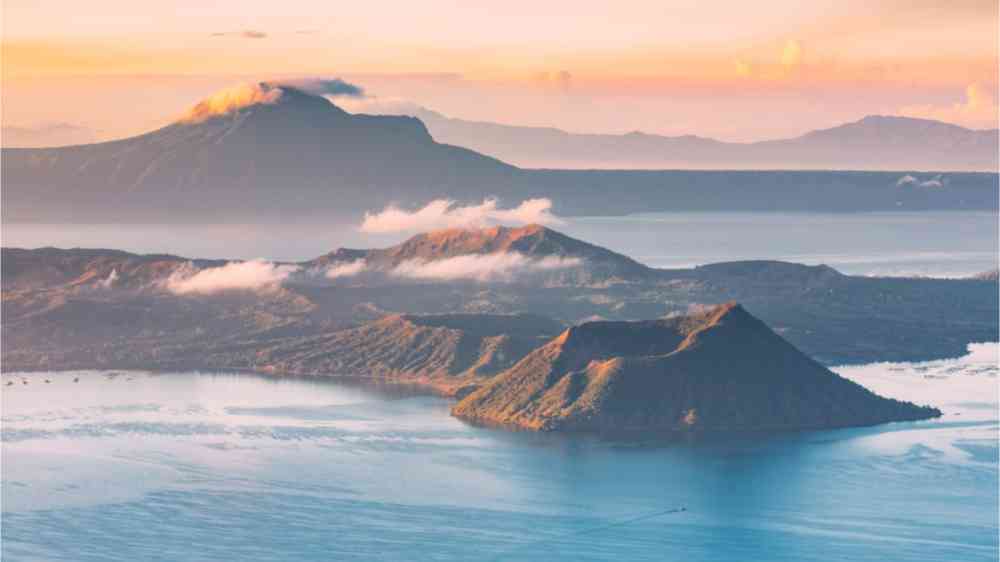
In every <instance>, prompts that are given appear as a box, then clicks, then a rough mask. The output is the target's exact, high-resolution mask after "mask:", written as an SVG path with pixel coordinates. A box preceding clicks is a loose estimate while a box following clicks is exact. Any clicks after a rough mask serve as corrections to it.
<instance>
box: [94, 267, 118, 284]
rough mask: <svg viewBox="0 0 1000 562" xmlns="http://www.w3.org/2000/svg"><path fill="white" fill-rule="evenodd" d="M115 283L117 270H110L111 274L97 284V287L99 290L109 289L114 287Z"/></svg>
mask: <svg viewBox="0 0 1000 562" xmlns="http://www.w3.org/2000/svg"><path fill="white" fill-rule="evenodd" d="M117 282H118V270H117V269H112V270H111V273H109V274H108V276H107V277H105V278H104V279H101V280H100V281H98V282H97V286H98V287H99V288H101V289H110V288H112V287H114V286H115V283H117Z"/></svg>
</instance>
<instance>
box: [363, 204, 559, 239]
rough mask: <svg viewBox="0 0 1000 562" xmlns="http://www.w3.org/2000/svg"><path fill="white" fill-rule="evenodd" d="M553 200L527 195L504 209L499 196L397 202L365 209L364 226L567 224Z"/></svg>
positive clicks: (384, 229)
mask: <svg viewBox="0 0 1000 562" xmlns="http://www.w3.org/2000/svg"><path fill="white" fill-rule="evenodd" d="M551 209H552V200H551V199H547V198H540V199H527V200H525V201H523V202H521V204H520V205H518V206H517V207H515V208H513V209H500V208H498V207H497V200H496V199H485V200H483V202H482V203H480V204H479V205H469V206H465V207H462V206H458V205H457V204H456V202H455V201H452V200H450V199H435V200H434V201H431V202H430V203H428V204H427V205H426V206H425V207H423V208H421V209H417V210H416V211H407V210H404V209H400V208H399V207H396V206H394V205H390V206H388V207H386V208H385V209H384V210H383V211H382V212H380V213H365V218H364V221H363V222H362V223H361V228H360V230H361V231H362V232H368V233H388V232H423V231H427V230H437V229H442V228H479V227H484V226H489V225H493V224H499V223H505V224H522V225H523V224H532V223H534V224H553V225H558V224H563V221H562V219H560V218H559V217H557V216H555V215H553V214H552V211H551Z"/></svg>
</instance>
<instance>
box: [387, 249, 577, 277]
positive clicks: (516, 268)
mask: <svg viewBox="0 0 1000 562" xmlns="http://www.w3.org/2000/svg"><path fill="white" fill-rule="evenodd" d="M581 263H582V262H581V260H580V259H579V258H561V257H557V256H549V257H545V258H541V259H532V258H529V257H527V256H525V255H524V254H521V253H518V252H502V253H495V254H471V255H466V256H455V257H452V258H445V259H442V260H435V261H423V260H408V261H405V262H403V263H401V264H399V265H397V266H396V267H395V268H394V269H393V270H392V272H391V274H392V275H394V276H396V277H404V278H408V279H421V280H436V281H457V280H462V279H469V280H474V281H482V282H487V281H511V280H513V279H514V277H516V276H518V275H524V274H529V273H535V272H542V271H552V270H556V269H565V268H569V267H576V266H578V265H580V264H581Z"/></svg>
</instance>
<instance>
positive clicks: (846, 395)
mask: <svg viewBox="0 0 1000 562" xmlns="http://www.w3.org/2000/svg"><path fill="white" fill-rule="evenodd" d="M452 413H453V414H454V415H456V416H458V417H460V418H463V419H466V420H470V421H473V422H478V423H486V424H495V425H503V426H513V427H516V428H521V429H532V430H541V431H610V432H617V431H658V432H671V431H697V430H728V431H734V430H735V431H741V430H755V431H761V430H788V429H821V428H823V429H826V428H834V427H846V426H859V425H874V424H878V423H884V422H889V421H913V420H920V419H927V418H932V417H937V416H940V415H941V411H940V410H937V409H935V408H929V407H919V406H915V405H913V404H911V403H909V402H899V401H896V400H889V399H886V398H882V397H880V396H877V395H875V394H873V393H872V392H870V391H868V390H866V389H865V388H863V387H861V386H860V385H857V384H855V383H853V382H851V381H848V380H846V379H843V378H841V377H840V376H838V375H836V374H834V373H833V372H831V371H830V370H829V369H826V368H825V367H823V366H822V365H820V364H818V363H816V362H815V361H813V360H812V359H809V358H808V357H806V356H805V355H803V354H802V353H801V352H800V351H799V350H797V349H795V348H794V347H793V346H791V345H790V344H789V343H788V342H786V341H785V340H783V339H782V338H781V337H780V336H778V335H777V334H775V333H774V332H773V331H771V330H770V329H769V328H768V327H767V326H766V325H765V324H764V323H763V322H761V321H760V320H758V319H756V318H754V317H753V316H752V315H750V314H749V313H748V312H747V311H746V310H745V309H744V308H743V307H741V306H740V305H738V304H735V303H728V304H724V305H721V306H718V307H716V308H712V309H709V310H707V311H699V312H696V313H693V314H689V315H684V316H675V317H672V318H666V319H660V320H650V321H643V322H588V323H585V324H582V325H579V326H574V327H572V328H570V329H568V330H566V331H565V332H563V333H562V334H561V335H560V336H558V337H556V338H554V339H552V340H551V341H549V342H548V343H546V344H545V345H544V346H541V347H539V348H538V349H536V350H535V351H532V352H531V353H530V354H528V355H527V356H525V357H524V358H523V359H521V360H520V361H518V362H517V363H516V364H515V365H513V366H512V367H510V368H509V369H507V370H505V371H503V372H501V373H500V374H498V375H496V376H495V377H493V378H492V379H490V380H489V381H488V382H486V383H484V384H483V385H482V386H480V388H478V389H476V390H475V391H473V392H472V393H471V394H469V395H468V396H467V397H465V398H464V399H463V400H462V401H460V402H459V403H458V404H457V405H456V406H455V407H454V408H453V409H452Z"/></svg>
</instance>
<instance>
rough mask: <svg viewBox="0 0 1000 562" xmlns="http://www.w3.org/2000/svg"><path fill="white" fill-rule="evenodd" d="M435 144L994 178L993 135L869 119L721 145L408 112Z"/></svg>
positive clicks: (631, 159) (582, 165) (511, 153)
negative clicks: (955, 173) (982, 174)
mask: <svg viewBox="0 0 1000 562" xmlns="http://www.w3.org/2000/svg"><path fill="white" fill-rule="evenodd" d="M407 114H408V115H412V116H414V117H417V118H419V119H420V120H421V121H423V122H424V124H425V125H426V126H427V128H428V129H429V130H430V133H431V135H432V136H433V137H434V139H435V140H437V141H438V142H443V143H448V144H455V145H459V146H464V147H467V148H470V149H472V150H476V151H478V152H481V153H483V154H488V155H490V156H493V157H495V158H499V159H500V160H503V161H505V162H509V163H512V164H515V165H517V166H523V167H529V168H564V169H565V168H575V169H595V168H600V169H630V168H640V169H713V170H719V169H728V170H924V171H984V172H995V171H996V170H997V165H998V131H997V129H988V130H974V129H967V128H965V127H960V126H958V125H952V124H950V123H943V122H941V121H933V120H929V119H914V118H909V117H896V116H884V115H870V116H868V117H865V118H864V119H861V120H859V121H855V122H852V123H845V124H843V125H839V126H836V127H832V128H829V129H821V130H817V131H811V132H808V133H806V134H803V135H801V136H798V137H794V138H789V139H779V140H769V141H761V142H748V143H737V142H724V141H719V140H716V139H712V138H706V137H699V136H695V135H682V136H663V135H654V134H647V133H643V132H639V131H636V132H632V133H628V134H622V135H613V134H583V133H568V132H566V131H563V130H560V129H555V128H549V127H521V126H513V125H501V124H498V123H490V122H484V121H467V120H463V119H454V118H449V117H446V116H444V115H442V114H440V113H438V112H436V111H432V110H429V109H426V108H422V107H414V108H411V109H410V110H408V111H407Z"/></svg>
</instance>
